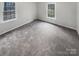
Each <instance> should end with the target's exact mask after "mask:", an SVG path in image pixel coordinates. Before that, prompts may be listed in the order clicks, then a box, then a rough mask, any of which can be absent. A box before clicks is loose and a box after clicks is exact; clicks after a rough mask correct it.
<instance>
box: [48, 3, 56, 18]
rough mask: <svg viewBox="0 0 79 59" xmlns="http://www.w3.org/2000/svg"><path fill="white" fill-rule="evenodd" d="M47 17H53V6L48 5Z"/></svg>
mask: <svg viewBox="0 0 79 59" xmlns="http://www.w3.org/2000/svg"><path fill="white" fill-rule="evenodd" d="M48 17H55V4H48Z"/></svg>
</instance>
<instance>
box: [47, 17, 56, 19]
mask: <svg viewBox="0 0 79 59" xmlns="http://www.w3.org/2000/svg"><path fill="white" fill-rule="evenodd" d="M47 18H48V19H56V18H55V17H47Z"/></svg>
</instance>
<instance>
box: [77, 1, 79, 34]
mask: <svg viewBox="0 0 79 59" xmlns="http://www.w3.org/2000/svg"><path fill="white" fill-rule="evenodd" d="M77 32H78V34H79V2H78V3H77Z"/></svg>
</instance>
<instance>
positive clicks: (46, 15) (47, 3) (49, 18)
mask: <svg viewBox="0 0 79 59" xmlns="http://www.w3.org/2000/svg"><path fill="white" fill-rule="evenodd" d="M48 4H55V17H49V16H48ZM46 13H47V15H46V16H47V18H49V19H56V3H54V2H50V3H47V11H46Z"/></svg>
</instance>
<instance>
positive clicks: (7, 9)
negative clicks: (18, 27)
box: [3, 2, 16, 21]
mask: <svg viewBox="0 0 79 59" xmlns="http://www.w3.org/2000/svg"><path fill="white" fill-rule="evenodd" d="M14 18H16V17H15V3H14V2H4V11H3V20H4V21H6V20H12V19H14Z"/></svg>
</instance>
